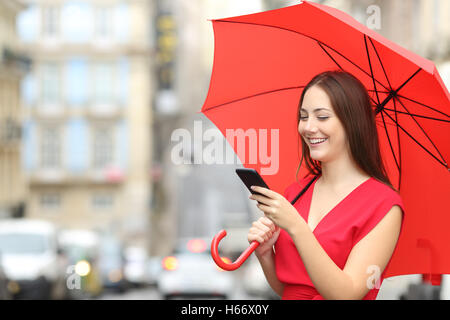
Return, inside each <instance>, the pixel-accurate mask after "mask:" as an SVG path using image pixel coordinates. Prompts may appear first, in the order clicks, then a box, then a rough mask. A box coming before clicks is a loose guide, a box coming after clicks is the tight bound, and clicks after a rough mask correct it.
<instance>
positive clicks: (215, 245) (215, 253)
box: [211, 230, 259, 271]
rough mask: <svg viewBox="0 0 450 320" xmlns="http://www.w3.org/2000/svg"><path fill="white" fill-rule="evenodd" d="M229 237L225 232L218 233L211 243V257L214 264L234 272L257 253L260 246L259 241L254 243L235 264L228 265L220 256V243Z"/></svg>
mask: <svg viewBox="0 0 450 320" xmlns="http://www.w3.org/2000/svg"><path fill="white" fill-rule="evenodd" d="M226 235H227V232H226V231H225V230H220V231H219V233H217V234H216V235H215V236H214V238H213V240H212V242H211V256H212V258H213V260H214V262H215V263H216V264H217V265H218V266H219V267H220V268H222V269H223V270H227V271H233V270H236V269H237V268H239V267H240V266H241V265H242V264H243V263H244V261H245V260H247V258H248V257H249V256H250V255H251V254H252V253H253V251H255V249H256V248H257V247H258V246H259V242H258V241H253V242H252V243H251V244H250V246H249V247H248V248H247V249H245V251H244V252H242V254H241V255H240V256H239V258H237V259H236V261H235V262H233V263H226V262H225V261H223V260H222V258H221V257H220V255H219V242H220V240H222V239H223V238H224V237H225V236H226Z"/></svg>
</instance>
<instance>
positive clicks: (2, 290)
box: [0, 252, 12, 300]
mask: <svg viewBox="0 0 450 320" xmlns="http://www.w3.org/2000/svg"><path fill="white" fill-rule="evenodd" d="M1 260H2V254H1V252H0V300H9V299H11V298H12V295H11V293H10V292H9V290H8V283H9V279H8V277H7V276H6V274H5V271H4V270H3V267H2V264H1Z"/></svg>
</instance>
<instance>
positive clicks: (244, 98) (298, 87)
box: [204, 86, 305, 111]
mask: <svg viewBox="0 0 450 320" xmlns="http://www.w3.org/2000/svg"><path fill="white" fill-rule="evenodd" d="M304 87H305V86H296V87H289V88H281V89H274V90H269V91H264V92H260V93H255V94H252V95H249V96H246V97H243V98H239V99H235V100H232V101H227V102H224V103H221V104H218V105H215V106H212V107H210V108H208V109H205V110H204V111H209V110H211V109H215V108H219V107H223V106H225V105H227V104H232V103H235V102H239V101H242V100H246V99H250V98H254V97H258V96H262V95H265V94H270V93H274V92H279V91H285V90H294V89H301V88H304Z"/></svg>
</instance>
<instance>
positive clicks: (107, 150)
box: [92, 126, 114, 169]
mask: <svg viewBox="0 0 450 320" xmlns="http://www.w3.org/2000/svg"><path fill="white" fill-rule="evenodd" d="M92 141H93V146H92V148H93V153H92V154H93V167H94V168H95V169H102V168H105V167H107V166H108V165H111V164H112V163H113V154H114V137H113V130H112V128H111V127H110V126H98V127H95V128H94V129H93V134H92Z"/></svg>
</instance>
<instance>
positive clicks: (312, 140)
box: [308, 138, 328, 146]
mask: <svg viewBox="0 0 450 320" xmlns="http://www.w3.org/2000/svg"><path fill="white" fill-rule="evenodd" d="M327 140H328V138H308V141H309V144H310V145H311V146H318V145H319V144H322V143H324V142H325V141H327Z"/></svg>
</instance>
